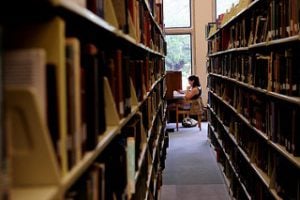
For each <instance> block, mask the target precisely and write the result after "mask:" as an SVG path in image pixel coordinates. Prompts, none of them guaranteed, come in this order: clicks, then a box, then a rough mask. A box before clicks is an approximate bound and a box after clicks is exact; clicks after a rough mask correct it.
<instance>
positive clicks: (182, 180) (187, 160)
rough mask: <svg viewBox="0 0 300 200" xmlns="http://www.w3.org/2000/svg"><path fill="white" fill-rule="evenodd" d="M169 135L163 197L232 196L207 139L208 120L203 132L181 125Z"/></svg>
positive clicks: (213, 199) (178, 199) (216, 199)
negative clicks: (177, 130)
mask: <svg viewBox="0 0 300 200" xmlns="http://www.w3.org/2000/svg"><path fill="white" fill-rule="evenodd" d="M173 127H175V124H168V128H173ZM169 136H170V145H169V148H168V150H167V159H166V168H165V170H164V171H163V187H162V196H161V200H169V199H170V200H171V199H172V200H181V199H184V200H201V199H208V200H221V199H222V200H223V199H230V198H229V196H228V192H227V189H226V185H225V184H224V179H223V176H222V174H221V172H220V169H219V167H218V164H217V162H216V158H215V156H214V155H213V152H212V149H211V148H210V146H209V142H208V141H207V123H202V131H199V129H198V128H197V127H195V128H182V127H181V128H180V129H179V132H170V133H169Z"/></svg>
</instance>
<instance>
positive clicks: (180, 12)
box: [163, 0, 194, 89]
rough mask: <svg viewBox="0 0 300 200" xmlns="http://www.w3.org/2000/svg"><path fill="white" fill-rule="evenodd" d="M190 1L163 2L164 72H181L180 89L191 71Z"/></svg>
mask: <svg viewBox="0 0 300 200" xmlns="http://www.w3.org/2000/svg"><path fill="white" fill-rule="evenodd" d="M192 2H193V1H191V0H164V4H163V5H164V23H165V32H166V42H167V56H166V70H176V71H181V72H182V89H185V88H186V87H187V86H188V81H187V78H188V77H189V76H190V75H191V74H192V69H193V45H192V44H193V41H194V39H193V37H194V35H193V25H192V24H193V19H192V17H191V16H192V10H191V8H192V6H191V3H192Z"/></svg>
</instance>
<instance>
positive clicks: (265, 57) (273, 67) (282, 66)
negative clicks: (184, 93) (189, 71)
mask: <svg viewBox="0 0 300 200" xmlns="http://www.w3.org/2000/svg"><path fill="white" fill-rule="evenodd" d="M298 54H299V49H298V48H288V49H286V50H281V51H280V50H277V51H271V52H269V53H268V54H254V55H253V54H250V55H249V54H246V53H244V54H234V53H230V54H225V55H221V56H217V57H213V58H211V59H210V61H209V64H208V71H209V72H212V73H217V74H220V75H223V76H227V77H230V78H233V79H236V80H238V81H240V82H243V83H247V84H249V85H253V86H255V87H258V88H261V89H265V90H268V91H270V92H276V93H279V94H284V95H288V96H300V81H299V80H300V79H299V77H300V70H299V67H298V64H299V61H298V59H297V56H296V55H298Z"/></svg>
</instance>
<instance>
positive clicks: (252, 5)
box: [207, 0, 263, 40]
mask: <svg viewBox="0 0 300 200" xmlns="http://www.w3.org/2000/svg"><path fill="white" fill-rule="evenodd" d="M262 1H263V0H254V1H253V2H251V3H250V4H249V5H248V6H247V7H246V8H244V9H243V10H241V11H240V12H239V13H238V14H236V15H235V16H233V17H232V18H231V19H230V20H228V21H227V22H226V23H225V24H223V25H222V26H221V27H220V28H219V29H218V30H217V31H216V32H215V33H213V34H212V35H210V36H209V37H208V38H207V40H209V39H211V38H212V37H214V36H215V35H216V34H217V33H218V32H219V31H220V30H222V29H224V28H225V27H227V26H228V25H229V24H231V23H232V22H233V21H234V20H236V19H237V18H239V17H240V16H241V15H243V14H245V13H246V12H247V11H248V10H250V9H251V8H252V7H254V6H256V5H257V4H258V3H260V2H262Z"/></svg>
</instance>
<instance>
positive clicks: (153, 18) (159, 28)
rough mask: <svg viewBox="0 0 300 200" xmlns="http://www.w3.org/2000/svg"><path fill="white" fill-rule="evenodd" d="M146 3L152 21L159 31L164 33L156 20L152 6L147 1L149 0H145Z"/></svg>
mask: <svg viewBox="0 0 300 200" xmlns="http://www.w3.org/2000/svg"><path fill="white" fill-rule="evenodd" d="M143 1H144V3H145V6H146V7H147V10H148V12H149V13H150V16H151V19H152V22H153V23H154V24H155V26H156V28H157V29H158V30H159V32H160V33H161V34H162V35H163V31H162V30H161V27H160V26H159V24H158V23H157V22H156V20H155V17H154V15H153V13H152V12H151V9H150V6H149V4H148V2H147V0H143Z"/></svg>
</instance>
